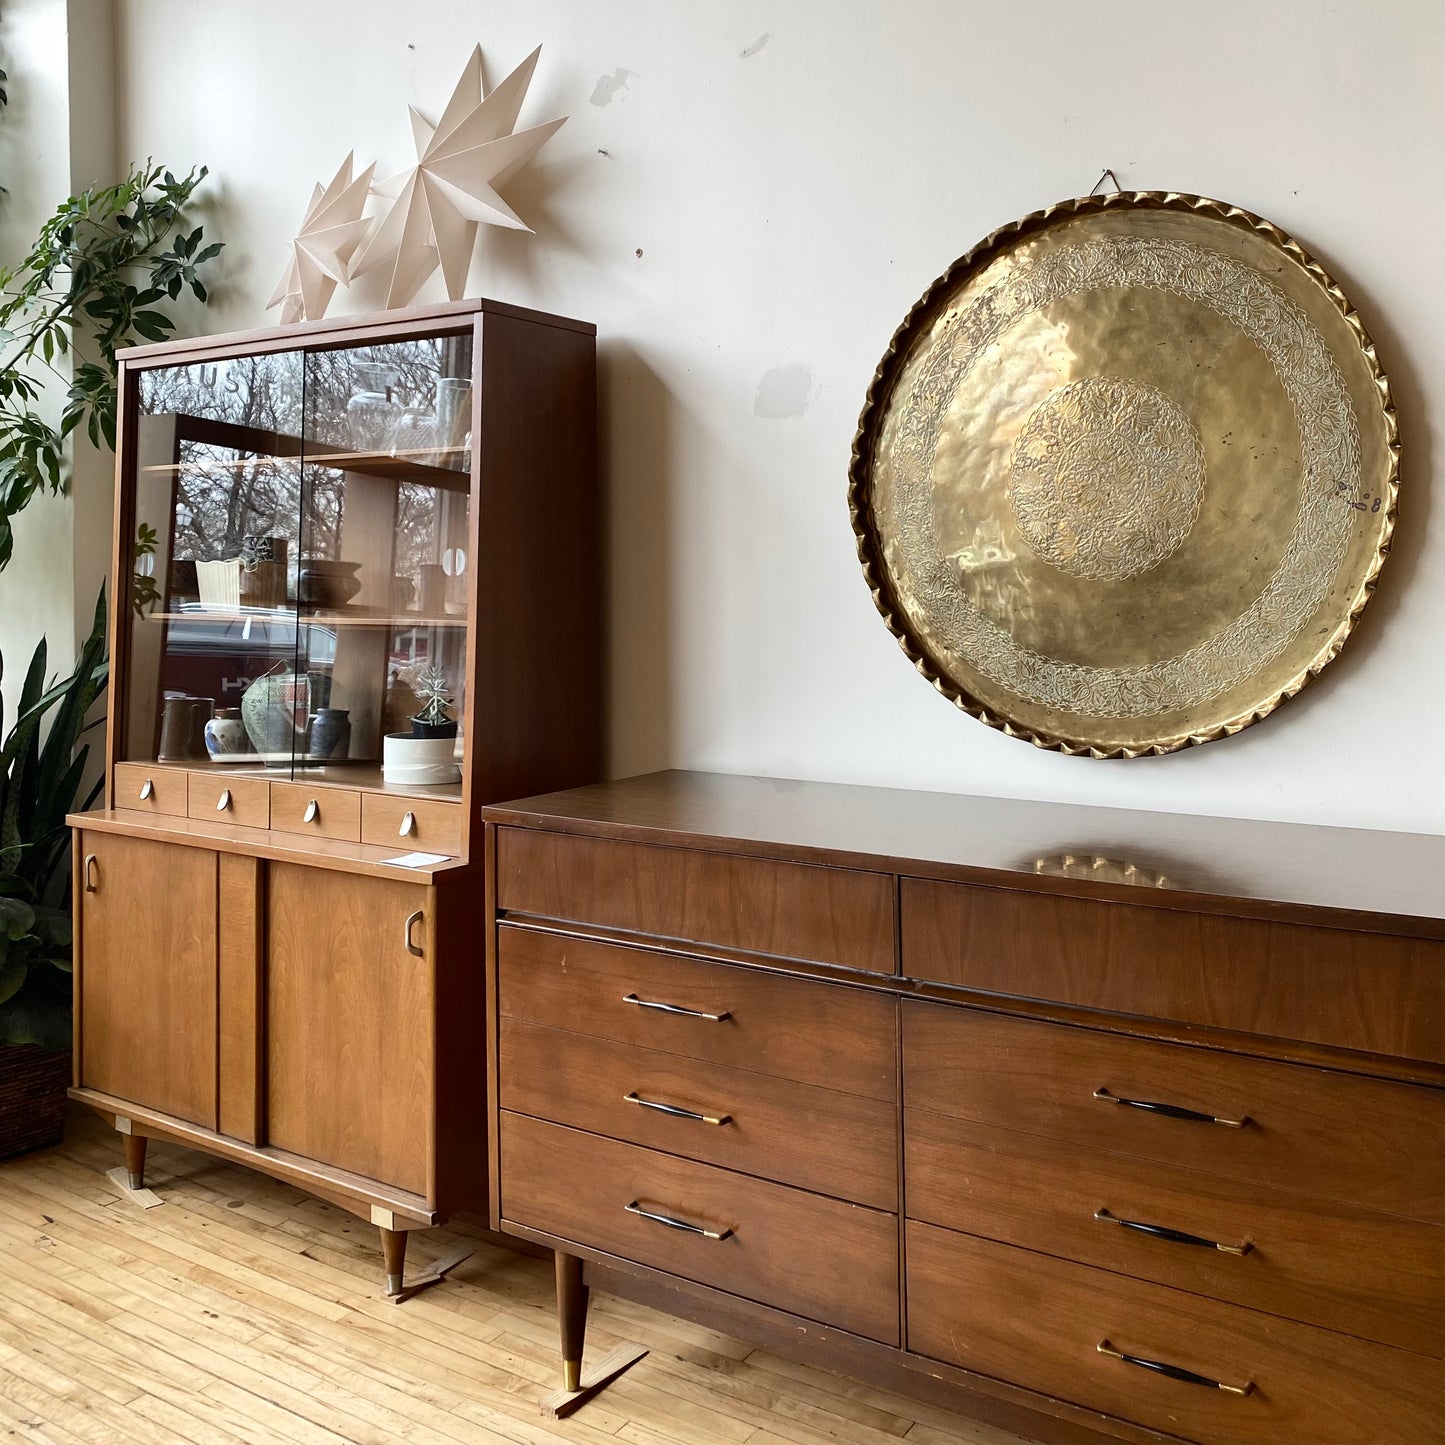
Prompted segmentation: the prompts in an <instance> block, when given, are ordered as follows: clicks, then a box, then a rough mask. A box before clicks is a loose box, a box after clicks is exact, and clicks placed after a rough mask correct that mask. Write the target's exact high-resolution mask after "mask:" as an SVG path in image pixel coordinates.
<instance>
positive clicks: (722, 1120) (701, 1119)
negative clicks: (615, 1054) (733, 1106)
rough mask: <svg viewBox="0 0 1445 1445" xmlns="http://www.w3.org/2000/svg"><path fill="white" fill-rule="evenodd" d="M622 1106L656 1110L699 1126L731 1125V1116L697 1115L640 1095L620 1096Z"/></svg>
mask: <svg viewBox="0 0 1445 1445" xmlns="http://www.w3.org/2000/svg"><path fill="white" fill-rule="evenodd" d="M622 1102H623V1103H624V1104H640V1105H641V1106H642V1107H643V1108H644V1109H656V1110H657V1112H658V1113H659V1114H667V1115H668V1116H669V1117H671V1118H673V1119H695V1120H696V1121H697V1122H698V1123H699V1124H731V1123H732V1121H733V1116H732V1115H731V1114H699V1113H698V1112H697V1111H696V1110H694V1109H684V1108H683V1107H682V1105H680V1104H664V1103H662V1102H661V1101H660V1100H658V1099H644V1098H643V1097H642V1095H641V1094H638V1093H631V1094H624V1095H623V1096H622Z"/></svg>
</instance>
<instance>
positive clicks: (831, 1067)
mask: <svg viewBox="0 0 1445 1445" xmlns="http://www.w3.org/2000/svg"><path fill="white" fill-rule="evenodd" d="M498 961H499V966H498V976H499V1001H500V1011H501V1013H502V1015H503V1016H504V1017H507V1018H514V1019H521V1020H524V1021H525V1022H528V1023H534V1024H545V1025H548V1026H550V1027H552V1028H560V1029H567V1030H569V1031H571V1032H573V1033H579V1034H587V1035H590V1036H593V1037H596V1038H603V1039H611V1040H613V1041H615V1042H617V1043H624V1044H637V1045H640V1046H641V1047H643V1048H648V1049H659V1050H661V1051H663V1052H664V1053H670V1054H680V1055H682V1056H683V1057H685V1058H689V1059H699V1060H702V1061H704V1062H707V1063H712V1064H724V1065H726V1066H728V1067H729V1068H740V1069H751V1070H755V1071H757V1072H758V1073H763V1074H770V1075H773V1076H775V1077H778V1078H783V1079H796V1080H798V1081H799V1082H801V1083H805V1084H820V1085H822V1086H823V1087H824V1088H828V1089H837V1090H839V1091H840V1092H842V1093H845V1094H863V1095H866V1096H867V1097H868V1098H872V1099H882V1100H885V1101H890V1102H891V1101H893V1100H895V1099H896V1098H897V1093H898V1083H897V1025H896V1022H895V1020H896V1011H897V1004H896V1003H895V1002H894V1000H893V999H892V998H891V997H888V996H886V995H883V994H881V993H873V992H870V991H867V990H864V989H858V988H848V987H846V986H844V985H841V984H835V983H829V982H826V981H825V980H820V979H802V978H784V977H780V976H779V975H777V974H771V973H766V972H763V971H762V970H760V969H752V968H745V967H740V966H735V965H729V964H723V963H704V962H699V961H698V960H696V959H687V958H674V957H671V956H669V955H668V954H664V953H655V952H652V951H651V950H649V949H643V948H628V947H626V946H624V945H621V944H611V943H598V942H595V941H593V940H590V939H584V938H576V937H573V936H571V935H568V934H557V933H546V932H542V931H540V930H537V929H526V928H511V927H506V926H503V927H502V928H500V929H499V930H498Z"/></svg>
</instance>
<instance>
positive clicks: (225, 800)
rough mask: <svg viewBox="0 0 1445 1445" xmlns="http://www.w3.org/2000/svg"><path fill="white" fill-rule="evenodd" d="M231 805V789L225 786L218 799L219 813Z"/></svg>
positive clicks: (217, 809) (217, 807)
mask: <svg viewBox="0 0 1445 1445" xmlns="http://www.w3.org/2000/svg"><path fill="white" fill-rule="evenodd" d="M230 806H231V790H230V789H229V788H223V789H222V790H221V796H220V797H219V798H218V799H217V800H216V811H217V812H218V813H224V812H225V811H226V809H227V808H229V807H230Z"/></svg>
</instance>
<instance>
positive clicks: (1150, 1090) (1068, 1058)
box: [903, 1000, 1445, 1224]
mask: <svg viewBox="0 0 1445 1445" xmlns="http://www.w3.org/2000/svg"><path fill="white" fill-rule="evenodd" d="M903 1057H904V1102H905V1104H906V1105H907V1106H908V1107H909V1108H918V1109H930V1110H933V1111H934V1112H936V1113H942V1114H949V1115H953V1116H954V1117H957V1118H963V1119H971V1120H973V1121H974V1122H976V1123H980V1124H994V1125H998V1126H1000V1127H1002V1128H1006V1129H1015V1130H1019V1131H1021V1132H1023V1133H1029V1134H1042V1135H1045V1136H1047V1137H1049V1138H1053V1139H1061V1140H1066V1141H1068V1142H1069V1143H1072V1144H1075V1145H1078V1146H1080V1147H1082V1148H1086V1149H1090V1150H1100V1151H1104V1152H1107V1153H1118V1154H1132V1155H1136V1156H1138V1157H1140V1158H1143V1159H1156V1160H1159V1161H1160V1162H1162V1163H1166V1164H1177V1165H1180V1166H1182V1167H1184V1168H1189V1169H1197V1170H1203V1171H1205V1172H1207V1173H1209V1174H1213V1175H1218V1176H1219V1177H1221V1178H1225V1179H1236V1180H1240V1181H1242V1182H1244V1183H1247V1184H1263V1185H1270V1186H1273V1187H1277V1188H1282V1189H1298V1190H1302V1191H1304V1192H1307V1193H1309V1194H1312V1195H1316V1196H1318V1197H1321V1198H1325V1199H1336V1200H1340V1201H1342V1202H1345V1203H1349V1204H1358V1205H1363V1206H1366V1207H1368V1208H1371V1209H1379V1210H1383V1211H1386V1212H1389V1213H1392V1214H1399V1215H1405V1216H1409V1217H1412V1218H1416V1219H1424V1220H1428V1221H1430V1222H1432V1223H1435V1224H1442V1223H1445V1155H1442V1152H1441V1150H1440V1149H1439V1148H1438V1147H1435V1146H1434V1145H1433V1144H1432V1145H1430V1146H1428V1147H1426V1146H1424V1145H1422V1141H1425V1140H1433V1141H1438V1140H1440V1139H1442V1138H1445V1091H1442V1090H1439V1089H1429V1088H1422V1087H1418V1086H1415V1085H1410V1084H1396V1083H1390V1082H1385V1081H1383V1080H1377V1079H1364V1078H1360V1077H1358V1076H1356V1075H1353V1074H1345V1073H1334V1072H1330V1071H1328V1070H1324V1069H1314V1068H1308V1067H1305V1066H1303V1065H1298V1064H1279V1063H1274V1062H1272V1061H1269V1060H1264V1059H1250V1058H1241V1057H1239V1056H1238V1055H1233V1054H1225V1053H1219V1052H1217V1051H1215V1050H1212V1049H1201V1048H1192V1047H1188V1046H1185V1045H1181V1044H1168V1043H1157V1042H1155V1041H1153V1040H1146V1039H1130V1038H1124V1037H1121V1036H1119V1035H1117V1034H1108V1033H1102V1032H1096V1031H1095V1030H1092V1029H1081V1028H1069V1027H1066V1026H1063V1025H1060V1024H1048V1023H1039V1022H1036V1021H1035V1020H1032V1019H1016V1018H1008V1017H1006V1016H1004V1015H1002V1014H991V1013H985V1012H983V1011H981V1010H974V1009H959V1008H954V1007H951V1006H949V1005H946V1004H932V1003H920V1002H918V1001H916V1000H905V1001H904V1003H903ZM1101 1093H1102V1094H1104V1095H1105V1097H1100V1094H1101ZM1121 1100H1132V1101H1134V1102H1136V1103H1141V1102H1142V1103H1147V1104H1163V1105H1165V1106H1167V1107H1169V1108H1171V1109H1178V1108H1183V1109H1185V1110H1189V1111H1192V1112H1194V1113H1197V1114H1202V1115H1205V1116H1207V1117H1214V1118H1222V1119H1226V1120H1233V1121H1239V1120H1248V1123H1247V1124H1246V1125H1245V1126H1244V1127H1243V1128H1230V1127H1228V1125H1227V1124H1211V1123H1208V1122H1201V1121H1200V1120H1198V1119H1187V1118H1184V1119H1181V1118H1177V1117H1173V1116H1171V1115H1169V1114H1166V1113H1161V1112H1158V1111H1154V1110H1147V1109H1140V1108H1131V1107H1129V1105H1128V1103H1124V1102H1120V1101H1121Z"/></svg>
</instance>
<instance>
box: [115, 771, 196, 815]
mask: <svg viewBox="0 0 1445 1445" xmlns="http://www.w3.org/2000/svg"><path fill="white" fill-rule="evenodd" d="M114 791H115V806H116V807H117V808H128V809H131V810H133V811H135V812H137V813H164V814H166V815H168V816H172V817H180V818H184V817H185V816H186V775H185V773H184V772H182V771H181V770H180V769H178V768H166V767H160V766H158V765H156V764H154V763H117V764H116V765H115V783H114Z"/></svg>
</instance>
